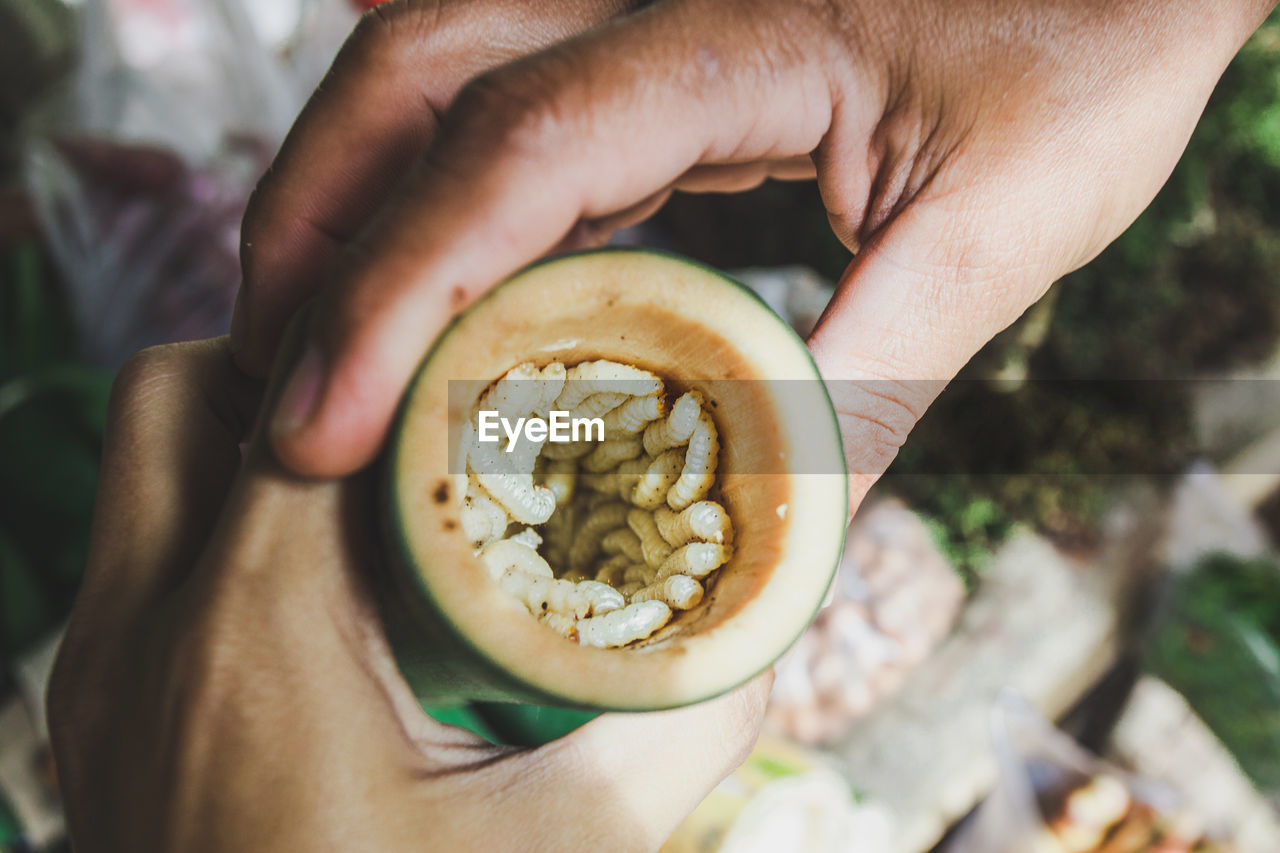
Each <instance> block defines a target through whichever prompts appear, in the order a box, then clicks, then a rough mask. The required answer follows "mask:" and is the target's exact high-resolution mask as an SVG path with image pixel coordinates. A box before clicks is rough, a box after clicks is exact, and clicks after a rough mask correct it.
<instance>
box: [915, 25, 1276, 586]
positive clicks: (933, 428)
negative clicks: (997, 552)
mask: <svg viewBox="0 0 1280 853" xmlns="http://www.w3.org/2000/svg"><path fill="white" fill-rule="evenodd" d="M1277 223H1280V12H1277V13H1273V14H1272V15H1271V17H1270V18H1269V19H1268V21H1267V22H1266V24H1264V26H1263V27H1262V28H1261V29H1260V30H1259V31H1258V32H1257V33H1256V34H1255V36H1254V37H1253V38H1252V39H1251V40H1250V41H1249V43H1248V44H1247V45H1245V47H1244V48H1243V49H1242V50H1241V52H1240V54H1239V55H1238V56H1237V58H1236V60H1235V61H1234V62H1233V63H1232V65H1231V67H1230V68H1229V69H1228V70H1227V72H1226V74H1225V75H1224V76H1223V78H1222V81H1221V83H1220V84H1219V86H1218V87H1217V89H1216V91H1215V92H1214V94H1213V97H1212V98H1211V99H1210V102H1209V104H1208V107H1207V108H1206V110H1205V114H1204V117H1203V119H1202V121H1201V122H1200V125H1199V127H1198V128H1197V129H1196V132H1195V134H1194V135H1193V137H1192V139H1191V142H1190V145H1189V146H1188V148H1187V152H1186V154H1185V155H1184V156H1183V158H1182V160H1181V162H1180V163H1179V164H1178V166H1177V168H1176V169H1175V171H1174V173H1173V175H1172V176H1171V178H1170V180H1169V182H1168V184H1167V185H1166V186H1165V188H1164V189H1163V190H1162V191H1161V193H1160V194H1159V196H1158V197H1157V198H1156V199H1155V201H1154V202H1153V203H1152V205H1151V206H1150V208H1149V209H1148V210H1147V211H1146V212H1145V213H1143V215H1142V216H1141V217H1139V218H1138V220H1137V221H1136V222H1134V224H1133V226H1132V227H1131V228H1129V229H1128V230H1127V231H1126V232H1125V233H1124V234H1123V235H1122V236H1121V237H1120V238H1119V239H1118V240H1117V241H1116V242H1115V243H1114V244H1112V245H1111V246H1110V247H1109V248H1108V249H1107V250H1106V251H1104V252H1103V253H1102V254H1101V255H1100V256H1099V257H1098V258H1097V259H1096V260H1094V261H1093V262H1092V263H1090V264H1089V265H1087V266H1086V267H1084V268H1083V269H1081V270H1079V271H1077V272H1076V273H1073V274H1072V275H1069V276H1067V277H1066V278H1065V279H1064V280H1063V281H1062V282H1060V283H1059V284H1058V285H1057V287H1056V288H1055V291H1056V293H1055V296H1056V301H1055V302H1054V304H1053V306H1052V312H1053V313H1052V319H1051V320H1050V322H1049V324H1048V329H1047V332H1045V333H1044V334H1042V335H1041V334H1034V335H1030V336H1029V335H1028V334H1027V331H1028V326H1029V324H1031V323H1035V322H1040V320H1039V318H1037V317H1035V316H1034V312H1029V314H1028V316H1027V317H1024V319H1023V320H1022V321H1019V323H1017V324H1015V325H1014V326H1013V327H1012V328H1010V329H1009V330H1007V331H1006V332H1005V333H1003V334H1002V335H1000V336H999V337H997V338H996V339H995V340H994V341H993V342H992V343H991V344H990V345H989V346H987V347H986V348H985V349H984V350H983V351H982V352H981V353H979V355H978V356H977V357H976V358H975V359H974V360H973V362H972V363H971V364H970V366H969V367H968V368H967V369H966V370H965V372H964V373H963V374H962V376H965V377H968V378H971V379H977V378H985V377H990V376H993V375H1002V373H1003V371H1004V370H1006V369H1007V368H1008V366H1009V365H1017V366H1020V367H1022V368H1023V369H1024V372H1025V374H1026V375H1028V376H1030V377H1031V378H1032V380H1033V381H1031V382H1029V383H1028V385H1027V386H1026V387H1024V388H1022V389H1021V390H1018V391H1016V392H1014V393H1008V394H1005V395H1003V396H1004V399H1000V397H1001V395H999V394H987V395H975V392H974V389H973V387H972V385H973V383H964V382H959V383H954V384H953V386H952V387H951V388H949V389H948V390H947V391H946V392H944V393H943V395H942V396H941V397H940V398H939V400H938V401H937V402H936V403H935V404H934V407H933V408H932V409H931V410H930V412H929V414H928V415H926V417H925V419H924V420H923V421H922V422H921V424H920V425H919V426H918V427H917V428H916V431H915V432H913V433H912V435H911V438H910V440H909V441H908V443H907V447H906V448H904V450H903V452H902V454H901V456H900V458H899V460H898V462H897V463H896V464H895V465H894V468H893V469H892V470H893V471H894V472H897V473H899V474H911V473H930V474H939V473H941V472H960V473H958V474H955V475H953V476H952V477H950V478H948V481H947V482H946V483H945V485H943V486H938V485H937V484H936V483H934V484H932V485H925V483H926V482H928V481H927V478H926V480H921V479H919V478H915V477H897V478H895V479H894V480H893V483H894V488H897V489H899V490H900V491H901V492H902V493H903V494H904V495H905V496H906V497H907V498H908V500H910V501H911V502H912V504H913V505H914V506H916V507H917V508H919V509H921V510H923V511H925V512H927V513H929V514H931V515H933V516H934V517H935V518H936V519H937V521H938V523H939V525H940V526H941V527H943V528H945V529H946V530H948V531H949V534H948V537H947V538H948V539H949V540H955V541H964V542H967V543H969V544H970V545H972V546H973V547H975V548H980V547H988V546H990V545H994V544H998V539H996V540H993V539H992V537H990V536H978V537H976V538H973V537H971V536H970V534H968V533H967V532H966V531H965V528H964V521H963V518H962V513H961V510H960V509H959V508H958V506H959V505H958V504H957V501H958V500H959V499H958V498H957V497H956V496H957V495H968V496H969V498H970V499H971V500H973V501H974V502H978V503H982V504H984V505H985V504H988V503H990V504H994V505H995V506H996V507H997V508H998V509H999V510H1000V511H1001V512H1003V513H1004V514H1005V515H1007V516H1008V517H1009V518H1010V519H1016V520H1021V521H1026V522H1028V523H1031V524H1032V525H1034V526H1035V527H1037V528H1038V529H1040V530H1042V531H1045V532H1047V533H1049V534H1051V535H1053V536H1055V537H1057V538H1059V539H1064V540H1066V541H1068V542H1073V543H1086V542H1087V541H1088V540H1089V539H1090V536H1091V533H1092V531H1093V530H1094V529H1095V521H1096V518H1097V515H1098V513H1099V512H1100V511H1101V510H1102V509H1103V508H1104V507H1105V505H1106V498H1107V493H1108V490H1109V488H1110V487H1111V486H1112V485H1113V484H1114V483H1115V480H1114V479H1111V478H1107V477H1100V476H1098V475H1101V474H1119V475H1151V474H1160V473H1173V472H1176V471H1177V470H1178V469H1179V467H1180V466H1181V464H1183V460H1185V459H1186V458H1187V456H1188V455H1189V454H1190V453H1191V452H1192V451H1193V450H1194V447H1193V439H1194V436H1193V433H1192V426H1191V418H1190V410H1189V406H1190V401H1189V400H1188V398H1187V395H1186V393H1185V390H1186V386H1181V385H1179V384H1177V383H1162V382H1159V381H1144V382H1123V381H1115V380H1160V379H1167V378H1186V377H1191V376H1195V375H1197V374H1199V373H1202V372H1204V371H1208V370H1217V369H1222V368H1229V367H1232V366H1236V365H1240V364H1246V363H1249V362H1251V361H1256V360H1258V359H1261V358H1264V357H1267V356H1269V355H1270V354H1271V353H1272V352H1274V351H1275V349H1276V342H1277V338H1280V231H1278V230H1277V229H1276V224H1277ZM1029 338H1030V342H1029V341H1028V339H1029ZM1037 378H1038V379H1041V380H1043V379H1051V380H1061V379H1073V380H1087V381H1086V382H1082V383H1073V382H1066V383H1063V382H1045V381H1034V380H1036V379H1037ZM975 397H978V398H979V399H980V401H981V402H980V403H976V402H975V399H974V398H975ZM975 410H977V411H979V412H980V413H981V414H982V415H983V417H982V418H975V417H974V412H975ZM974 474H992V475H994V474H1004V475H1005V476H986V477H982V476H973V475H974ZM1012 474H1021V475H1023V476H1010V475H1012ZM1077 474H1081V475H1087V476H1074V475H1077ZM954 547H955V546H954V545H953V548H954ZM960 558H961V560H962V565H963V566H964V567H965V568H966V569H971V568H973V567H975V566H976V565H977V564H976V562H975V561H974V560H973V559H972V558H971V557H970V556H969V551H968V550H965V549H962V550H961V553H960Z"/></svg>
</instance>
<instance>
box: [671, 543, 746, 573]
mask: <svg viewBox="0 0 1280 853" xmlns="http://www.w3.org/2000/svg"><path fill="white" fill-rule="evenodd" d="M732 556H733V549H732V548H730V547H729V546H728V545H716V544H714V543H711V542H690V543H689V544H688V545H685V546H683V547H681V548H677V549H676V550H674V551H672V552H671V556H670V557H667V559H665V560H663V561H662V565H661V566H658V574H657V576H656V577H655V578H654V580H664V579H666V578H669V577H671V576H672V575H688V576H689V577H694V578H703V577H706V576H707V575H709V574H711V573H712V572H714V571H715V570H716V569H718V568H720V567H721V566H723V565H724V564H725V563H727V562H729V558H730V557H732Z"/></svg>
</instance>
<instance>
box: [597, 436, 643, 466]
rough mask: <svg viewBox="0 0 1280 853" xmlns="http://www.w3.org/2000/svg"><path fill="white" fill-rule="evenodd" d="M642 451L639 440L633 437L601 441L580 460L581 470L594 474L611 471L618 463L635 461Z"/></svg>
mask: <svg viewBox="0 0 1280 853" xmlns="http://www.w3.org/2000/svg"><path fill="white" fill-rule="evenodd" d="M643 450H644V447H643V446H642V445H641V443H640V439H639V438H637V437H635V436H632V437H631V438H615V439H610V440H609V441H602V442H600V443H599V444H597V445H596V449H595V450H593V451H591V452H590V453H588V454H587V455H586V458H584V459H583V460H582V469H583V470H584V471H590V472H592V473H594V474H599V473H602V472H604V471H612V470H613V469H614V468H616V467H618V465H619V464H620V463H622V462H625V461H627V460H628V459H635V458H636V457H637V456H639V455H640V454H641V453H642V452H643Z"/></svg>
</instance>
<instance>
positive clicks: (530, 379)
mask: <svg viewBox="0 0 1280 853" xmlns="http://www.w3.org/2000/svg"><path fill="white" fill-rule="evenodd" d="M541 376H542V374H541V372H540V371H539V370H538V368H537V366H536V365H535V364H534V363H533V362H531V361H529V362H525V363H524V364H518V365H516V366H515V367H513V368H511V369H510V370H508V371H507V373H506V375H505V376H503V377H502V378H501V379H499V380H498V381H497V382H495V383H493V387H492V388H490V389H489V390H488V391H486V392H485V393H484V395H483V396H481V398H480V403H479V406H478V408H479V410H480V411H490V412H497V413H498V414H499V415H501V416H502V417H504V418H507V419H508V420H514V419H516V418H520V417H524V416H525V415H527V414H529V412H531V411H533V409H534V408H535V407H536V406H537V405H538V404H539V403H540V402H542V394H541V392H542V389H543V386H542V384H541V383H540V382H538V379H540V378H541ZM557 396H558V395H557Z"/></svg>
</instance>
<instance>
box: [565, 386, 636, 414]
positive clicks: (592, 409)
mask: <svg viewBox="0 0 1280 853" xmlns="http://www.w3.org/2000/svg"><path fill="white" fill-rule="evenodd" d="M630 398H631V395H630V394H621V393H618V392H616V391H605V392H604V393H602V394H592V395H591V396H590V397H588V398H587V399H585V400H583V401H582V402H581V403H579V404H578V405H576V406H574V407H573V410H572V411H571V412H569V417H570V419H571V420H572V419H573V418H600V419H601V420H603V419H604V416H605V415H607V414H609V413H610V412H612V411H613V410H614V409H616V408H618V407H619V406H621V405H622V404H623V403H625V402H626V401H627V400H629V399H630Z"/></svg>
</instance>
